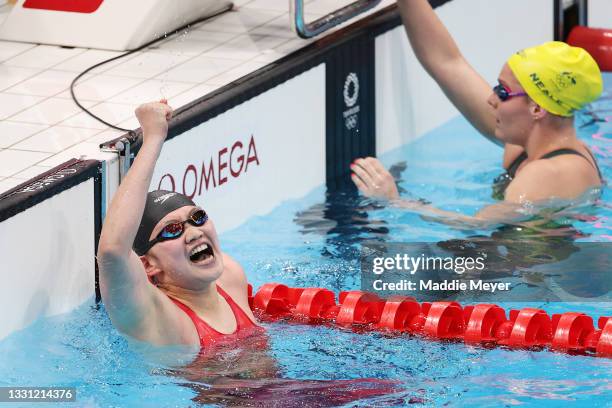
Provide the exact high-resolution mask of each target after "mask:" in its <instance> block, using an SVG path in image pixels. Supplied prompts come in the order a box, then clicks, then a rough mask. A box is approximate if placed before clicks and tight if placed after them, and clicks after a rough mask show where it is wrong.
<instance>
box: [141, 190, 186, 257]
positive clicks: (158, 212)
mask: <svg viewBox="0 0 612 408" xmlns="http://www.w3.org/2000/svg"><path fill="white" fill-rule="evenodd" d="M186 206H195V203H194V202H193V201H192V200H191V199H190V198H189V197H187V196H185V195H183V194H180V193H175V192H173V191H167V190H155V191H151V192H149V193H148V194H147V202H146V204H145V208H144V213H143V214H142V220H141V221H140V226H139V227H138V232H137V233H136V238H135V239H134V244H133V245H132V248H133V249H134V251H135V252H136V253H137V254H138V255H139V256H142V255H144V254H146V253H147V251H148V250H149V249H150V248H149V245H148V244H149V238H150V237H151V233H152V232H153V229H154V228H155V226H156V225H157V223H158V222H160V221H161V219H162V218H164V217H165V216H166V215H168V214H169V213H171V212H172V211H174V210H178V209H179V208H182V207H186Z"/></svg>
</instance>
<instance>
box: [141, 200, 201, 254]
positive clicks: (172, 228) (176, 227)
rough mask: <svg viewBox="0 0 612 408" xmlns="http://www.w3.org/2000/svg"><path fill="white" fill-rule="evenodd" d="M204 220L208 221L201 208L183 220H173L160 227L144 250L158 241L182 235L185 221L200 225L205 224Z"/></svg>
mask: <svg viewBox="0 0 612 408" xmlns="http://www.w3.org/2000/svg"><path fill="white" fill-rule="evenodd" d="M206 221H208V214H206V211H204V210H202V209H200V210H197V211H194V212H193V213H192V214H191V215H190V216H189V218H187V219H186V220H185V221H179V222H173V223H171V224H168V225H166V226H165V227H164V228H162V230H161V231H160V233H159V234H157V237H155V238H154V239H152V240H151V241H149V242H148V243H147V248H146V251H148V250H149V249H151V247H152V246H153V245H155V244H157V243H158V242H163V241H168V240H169V239H176V238H178V237H180V236H181V235H183V232H185V224H186V223H189V224H191V225H193V226H196V227H201V226H202V225H204V224H206ZM146 251H145V252H146Z"/></svg>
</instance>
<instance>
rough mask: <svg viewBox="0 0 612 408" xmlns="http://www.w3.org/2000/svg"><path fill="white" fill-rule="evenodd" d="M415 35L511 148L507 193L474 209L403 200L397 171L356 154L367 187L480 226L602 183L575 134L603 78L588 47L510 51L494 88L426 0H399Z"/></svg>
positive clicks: (471, 115) (416, 43)
mask: <svg viewBox="0 0 612 408" xmlns="http://www.w3.org/2000/svg"><path fill="white" fill-rule="evenodd" d="M398 5H399V8H400V12H401V15H402V19H403V22H404V26H405V29H406V32H407V34H408V39H409V40H410V43H411V45H412V48H413V50H414V52H415V54H416V56H417V58H418V60H419V61H420V62H421V64H422V65H423V67H424V68H425V70H427V72H428V73H429V74H430V75H431V76H432V77H433V79H434V80H435V81H436V82H437V83H438V85H439V86H440V87H441V88H442V90H443V91H444V93H445V94H446V95H447V96H448V98H449V99H450V100H451V102H452V103H453V104H454V105H455V106H456V107H457V108H458V109H459V111H460V112H461V113H462V114H463V115H464V116H465V117H466V118H467V119H468V120H469V121H470V123H471V124H472V125H473V126H474V127H475V128H476V129H477V130H478V131H479V132H480V133H482V134H483V135H484V136H485V137H487V138H488V139H489V140H491V141H492V142H494V143H496V144H498V145H500V146H502V147H503V148H504V155H503V167H504V168H505V169H506V173H505V174H503V175H502V176H500V177H498V178H497V179H496V181H495V184H494V193H496V194H495V197H496V198H498V199H502V200H503V202H502V203H497V204H493V205H490V206H487V207H485V208H483V209H481V210H480V211H479V212H478V213H477V214H476V215H475V216H473V217H471V216H465V215H461V214H457V213H455V212H451V211H443V210H440V209H438V208H435V207H433V206H432V205H429V204H427V203H424V202H422V201H416V200H400V199H399V193H398V190H397V187H396V184H395V180H394V178H393V177H392V176H391V174H390V173H389V172H388V171H387V170H386V169H385V168H384V167H383V166H382V164H381V163H380V161H378V159H375V158H372V157H367V158H360V159H357V160H356V161H355V162H354V163H353V164H352V165H351V170H352V172H353V173H352V175H351V178H352V180H353V182H354V183H355V185H356V186H357V188H358V189H359V190H360V191H361V192H362V193H363V194H364V195H366V196H369V197H378V198H384V199H389V200H393V201H394V202H395V203H397V205H399V206H401V207H406V208H410V209H413V210H416V211H418V212H421V213H423V214H426V215H431V216H433V217H434V219H438V220H440V219H442V220H443V221H444V222H447V223H451V224H454V223H456V224H463V225H465V224H468V225H475V226H482V225H489V224H494V223H498V222H504V221H512V220H516V219H517V216H518V217H519V218H521V217H523V218H524V216H522V215H521V214H520V211H517V210H518V209H520V207H521V206H522V205H524V204H527V203H536V202H543V201H546V200H551V199H553V198H554V199H561V200H572V199H576V198H578V197H581V196H583V195H584V194H585V193H588V192H589V191H592V190H593V189H597V188H598V187H601V186H602V184H603V180H602V177H601V173H600V171H599V168H598V166H597V163H596V161H595V158H594V157H593V155H592V154H591V152H590V151H589V149H588V147H587V146H585V145H584V143H582V142H581V141H579V140H578V138H577V137H576V129H575V127H574V116H573V115H574V112H575V111H577V110H579V109H581V108H582V107H584V106H585V105H586V104H588V103H590V102H593V101H594V100H596V99H597V98H598V97H599V95H600V94H601V92H602V89H603V83H602V78H601V73H600V71H599V68H598V66H597V63H596V62H595V61H594V60H593V58H592V57H591V56H590V55H589V54H588V53H587V52H586V51H584V50H583V49H581V48H576V47H570V46H569V45H567V44H565V43H562V42H547V43H545V44H542V45H539V46H536V47H532V48H526V49H524V50H521V51H519V52H517V53H516V54H514V55H512V56H510V58H508V60H507V61H506V63H505V64H504V65H503V67H502V69H501V72H500V74H499V77H498V83H497V84H496V85H495V86H494V87H493V89H491V86H490V85H489V84H487V82H486V81H485V80H484V78H483V77H481V76H480V75H479V74H478V73H477V72H476V71H474V69H473V68H472V67H471V65H470V64H469V63H468V62H467V61H466V60H465V59H464V57H463V55H462V54H461V52H460V51H459V49H458V47H457V45H456V44H455V42H454V40H453V39H452V37H451V35H450V34H449V32H448V31H447V30H446V28H445V27H444V25H443V24H442V22H441V21H440V20H439V18H438V16H437V15H436V13H435V12H434V11H433V9H432V8H431V6H430V4H429V2H428V1H427V0H398Z"/></svg>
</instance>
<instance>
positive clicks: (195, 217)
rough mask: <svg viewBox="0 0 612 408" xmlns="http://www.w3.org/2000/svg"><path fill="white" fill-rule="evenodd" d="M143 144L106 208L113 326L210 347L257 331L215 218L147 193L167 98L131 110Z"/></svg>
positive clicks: (156, 339)
mask: <svg viewBox="0 0 612 408" xmlns="http://www.w3.org/2000/svg"><path fill="white" fill-rule="evenodd" d="M136 117H137V118H138V121H139V122H140V125H141V128H142V134H143V144H142V147H141V149H140V151H139V152H138V156H137V157H136V159H135V160H134V164H133V165H132V167H131V169H130V171H129V172H128V174H127V176H126V177H125V179H124V180H123V182H122V183H121V185H120V186H119V188H118V190H117V192H116V194H115V196H114V198H113V201H112V203H111V205H110V208H109V210H108V212H107V215H106V220H105V222H104V227H103V229H102V234H101V236H100V244H99V246H98V265H99V268H100V291H101V293H102V299H103V300H104V304H105V307H106V310H107V311H108V314H109V316H110V318H111V320H112V322H113V324H114V325H115V327H116V328H117V329H118V330H119V331H121V332H122V333H124V334H127V335H128V336H130V337H133V338H135V339H138V340H140V341H144V342H148V343H151V344H154V345H157V346H165V345H188V346H194V347H196V346H197V347H200V348H202V349H206V348H210V347H212V346H215V345H217V344H219V345H220V344H228V342H230V343H231V342H235V341H237V340H242V339H244V338H246V337H247V336H250V335H253V334H257V333H261V331H263V329H262V328H261V327H260V326H258V325H257V324H256V320H255V317H254V316H253V313H252V312H251V310H250V308H249V305H248V298H247V280H246V277H245V274H244V271H243V269H242V267H241V266H240V265H239V264H238V263H237V262H236V261H234V260H233V259H232V258H230V257H229V256H228V255H227V254H225V253H223V252H222V251H221V248H220V246H219V239H218V237H217V232H216V231H215V226H214V224H213V221H212V220H210V219H209V218H208V215H207V214H206V212H205V211H204V210H203V209H202V208H200V207H198V206H196V205H195V204H194V202H193V201H191V200H190V199H189V198H188V197H185V196H184V195H182V194H178V193H174V192H170V191H160V190H158V191H153V192H149V193H148V192H147V190H148V187H149V185H150V184H151V178H152V175H153V169H154V167H155V163H156V161H157V158H158V157H159V154H160V151H161V149H162V146H163V143H164V140H165V139H166V136H167V133H168V121H169V120H170V118H171V117H172V109H171V108H170V107H169V106H168V105H167V103H166V101H165V100H162V101H161V102H159V103H147V104H144V105H141V106H140V107H138V109H136Z"/></svg>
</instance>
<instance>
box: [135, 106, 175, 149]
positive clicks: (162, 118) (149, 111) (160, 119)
mask: <svg viewBox="0 0 612 408" xmlns="http://www.w3.org/2000/svg"><path fill="white" fill-rule="evenodd" d="M172 112H173V111H172V108H171V107H170V106H168V101H167V100H165V99H162V100H161V101H160V102H149V103H145V104H142V105H140V106H139V107H138V108H136V112H135V113H136V118H137V119H138V122H139V123H140V127H141V128H142V133H143V137H144V141H145V142H146V141H147V140H156V141H161V142H163V141H164V140H165V138H166V135H167V134H168V121H169V120H170V118H171V117H172Z"/></svg>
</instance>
